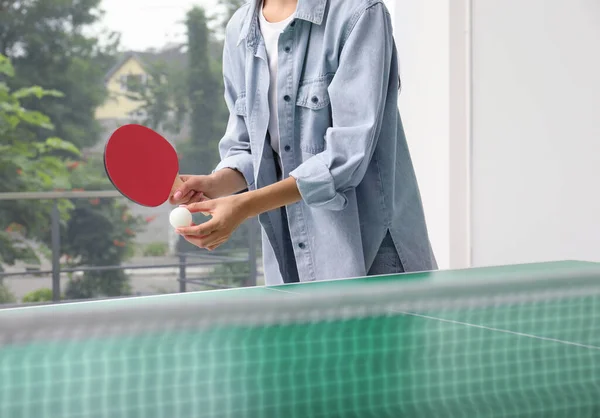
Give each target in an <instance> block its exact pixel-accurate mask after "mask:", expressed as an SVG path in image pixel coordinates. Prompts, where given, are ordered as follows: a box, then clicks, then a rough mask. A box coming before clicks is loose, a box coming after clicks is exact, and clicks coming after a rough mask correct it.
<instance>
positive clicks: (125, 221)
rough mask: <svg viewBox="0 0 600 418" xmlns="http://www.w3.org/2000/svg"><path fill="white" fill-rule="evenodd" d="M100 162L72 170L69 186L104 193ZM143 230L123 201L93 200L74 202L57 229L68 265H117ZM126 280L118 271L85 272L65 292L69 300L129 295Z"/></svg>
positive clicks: (105, 184) (128, 254) (105, 185)
mask: <svg viewBox="0 0 600 418" xmlns="http://www.w3.org/2000/svg"><path fill="white" fill-rule="evenodd" d="M102 167H103V162H102V160H101V159H90V160H88V161H87V162H86V163H85V164H83V165H81V164H80V165H78V166H77V167H75V168H74V169H73V173H72V177H73V186H74V187H75V188H79V187H82V186H84V185H85V186H86V187H87V190H106V189H108V188H109V187H110V183H109V180H108V179H107V178H106V176H105V175H104V172H103V170H102ZM144 227H145V221H144V220H143V218H142V217H140V216H133V215H132V213H131V211H130V209H129V204H128V201H126V200H125V199H112V198H103V199H100V198H95V199H89V200H88V199H79V200H76V201H75V205H74V208H73V209H72V211H71V217H70V219H69V221H68V222H66V223H65V224H64V225H63V226H62V227H61V241H62V242H63V243H64V244H63V246H62V250H63V252H64V253H65V254H67V255H68V256H69V261H68V263H69V265H70V266H118V265H120V264H121V262H122V261H124V260H127V259H129V258H131V257H132V256H133V254H134V250H135V247H134V246H135V243H134V239H135V236H136V234H137V233H138V232H140V231H141V230H142V229H143V228H144ZM129 291H130V289H129V282H128V277H127V275H126V274H124V273H123V272H121V271H94V272H85V273H84V275H83V277H81V278H77V279H72V280H71V281H70V282H69V284H68V287H67V290H66V292H65V294H66V297H68V298H70V299H80V298H89V297H96V296H116V295H121V294H129Z"/></svg>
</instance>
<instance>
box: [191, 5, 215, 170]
mask: <svg viewBox="0 0 600 418" xmlns="http://www.w3.org/2000/svg"><path fill="white" fill-rule="evenodd" d="M186 25H187V31H188V92H189V93H188V94H189V96H188V97H189V104H190V118H191V138H190V141H189V144H186V145H187V146H185V147H182V152H181V154H182V171H184V172H190V173H207V172H210V170H211V169H212V167H214V165H215V164H216V163H217V162H218V152H217V151H218V149H217V143H218V141H219V139H220V137H221V136H222V134H223V132H224V123H223V117H224V112H223V107H224V100H223V98H222V97H223V94H222V83H221V82H220V81H219V80H220V77H219V76H218V75H217V73H216V71H215V70H216V66H215V63H214V60H213V58H212V56H211V53H210V44H211V33H210V30H209V28H208V19H207V17H206V14H205V12H204V10H203V9H202V8H200V7H195V8H193V9H192V10H190V11H189V12H188V13H187V18H186Z"/></svg>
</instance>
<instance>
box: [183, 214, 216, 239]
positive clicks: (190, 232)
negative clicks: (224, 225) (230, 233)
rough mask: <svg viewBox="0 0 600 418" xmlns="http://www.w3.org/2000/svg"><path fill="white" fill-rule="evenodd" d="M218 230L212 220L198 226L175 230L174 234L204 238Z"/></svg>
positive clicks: (214, 221)
mask: <svg viewBox="0 0 600 418" xmlns="http://www.w3.org/2000/svg"><path fill="white" fill-rule="evenodd" d="M217 229H218V222H217V221H216V220H215V219H214V218H213V219H211V220H209V221H206V222H204V223H201V224H199V225H192V226H184V227H181V228H177V229H176V232H177V233H178V234H180V235H186V236H194V237H206V236H208V235H210V234H211V233H213V232H215V231H216V230H217Z"/></svg>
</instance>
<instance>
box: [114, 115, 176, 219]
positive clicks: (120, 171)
mask: <svg viewBox="0 0 600 418" xmlns="http://www.w3.org/2000/svg"><path fill="white" fill-rule="evenodd" d="M104 168H105V169H106V174H107V175H108V178H109V179H110V181H111V182H112V183H113V185H114V186H115V188H116V189H117V190H118V191H119V192H120V193H121V194H122V195H123V196H125V197H127V198H128V199H130V200H132V201H133V202H135V203H137V204H139V205H143V206H153V207H155V206H160V205H162V204H163V203H165V202H166V201H167V199H169V195H170V193H171V190H172V188H173V184H174V183H175V181H176V180H177V179H178V175H179V161H178V158H177V152H175V149H174V148H173V146H172V145H171V144H170V143H169V141H167V140H166V139H165V138H163V137H162V136H161V135H159V134H158V133H156V132H154V131H153V130H152V129H150V128H146V127H145V126H141V125H135V124H131V125H124V126H121V127H120V128H119V129H117V130H116V131H115V132H114V133H113V134H112V136H111V137H110V138H109V140H108V142H107V143H106V148H105V149H104Z"/></svg>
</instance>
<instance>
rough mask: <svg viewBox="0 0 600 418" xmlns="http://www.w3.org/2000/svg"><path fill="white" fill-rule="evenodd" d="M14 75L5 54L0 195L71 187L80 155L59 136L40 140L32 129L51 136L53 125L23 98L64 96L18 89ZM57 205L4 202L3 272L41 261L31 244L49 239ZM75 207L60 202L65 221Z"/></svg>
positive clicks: (0, 84)
mask: <svg viewBox="0 0 600 418" xmlns="http://www.w3.org/2000/svg"><path fill="white" fill-rule="evenodd" d="M14 74H15V71H14V68H13V66H12V63H11V61H10V60H9V59H8V58H7V57H5V56H4V55H0V77H1V78H0V139H1V142H0V192H22V191H40V190H51V189H53V188H67V187H70V179H69V177H70V174H69V171H68V169H67V167H66V166H65V163H64V162H65V159H67V158H75V157H78V156H79V150H78V149H77V148H76V147H75V146H74V145H73V144H71V143H69V142H66V141H63V140H61V139H59V138H56V137H54V136H49V137H45V138H43V139H42V140H38V137H37V136H35V135H32V134H31V132H32V129H40V131H41V132H47V134H50V133H51V132H50V131H51V130H52V128H53V125H52V123H51V121H50V119H49V118H48V116H47V115H45V114H43V113H41V112H38V111H31V110H29V109H28V108H26V107H25V106H24V105H23V103H22V102H21V98H23V97H29V96H33V97H35V98H36V100H37V98H40V101H43V98H45V97H48V96H50V97H56V96H59V95H60V94H59V93H58V92H55V91H51V90H45V89H43V88H41V87H37V86H35V87H30V88H22V89H20V90H13V89H11V88H10V87H9V86H8V83H7V81H8V80H10V79H11V78H12V77H13V76H14ZM52 205H53V203H52V202H49V201H40V202H36V204H35V205H32V204H31V202H30V201H22V200H13V201H4V202H2V204H1V205H0V228H1V229H0V230H1V232H0V269H1V268H2V267H1V264H14V262H15V261H16V260H25V261H27V262H33V263H37V262H39V260H38V257H37V254H36V252H35V251H34V250H33V248H32V247H31V244H30V243H31V241H32V240H41V239H43V238H44V237H45V236H47V232H48V219H49V218H50V214H51V211H52ZM71 207H72V205H71V204H70V202H67V201H61V202H59V210H60V214H61V216H62V218H63V219H67V218H68V211H69V209H70V208H71Z"/></svg>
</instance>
